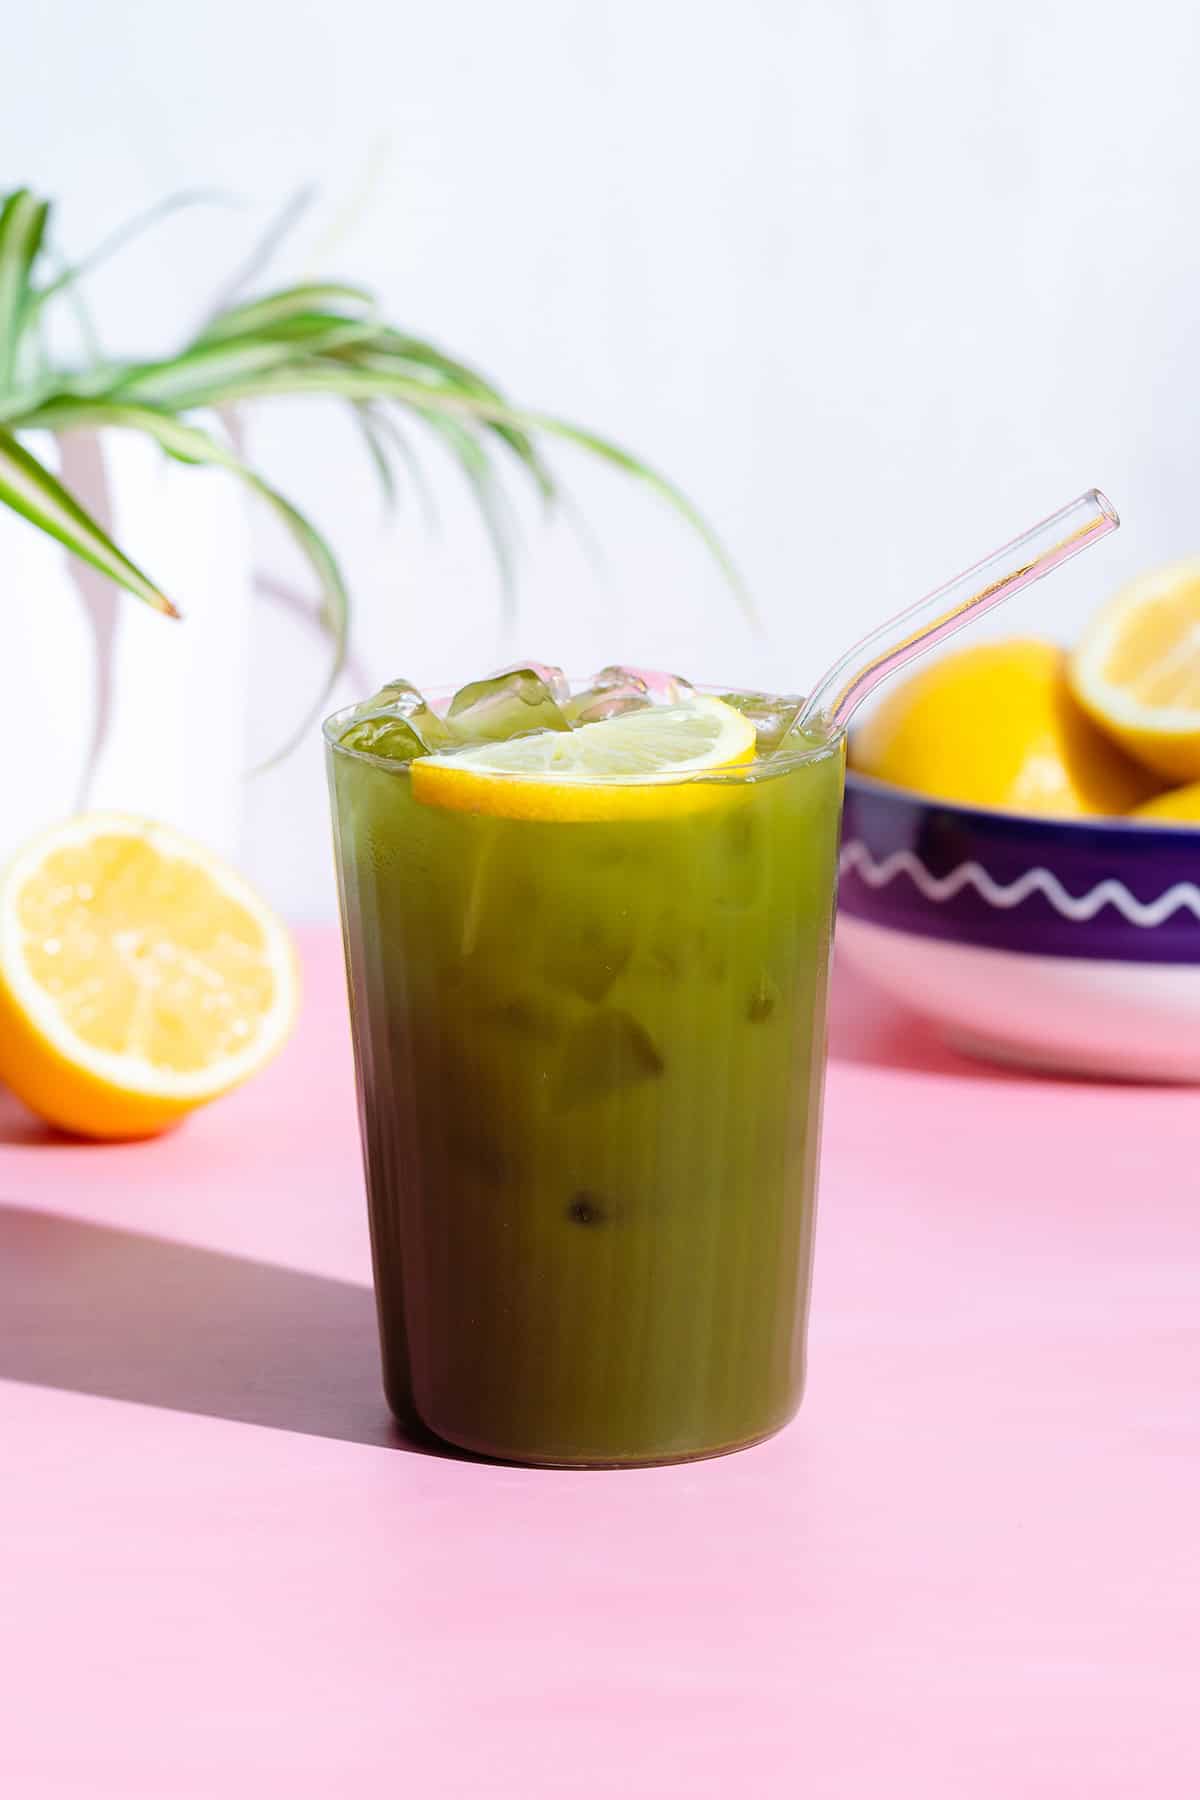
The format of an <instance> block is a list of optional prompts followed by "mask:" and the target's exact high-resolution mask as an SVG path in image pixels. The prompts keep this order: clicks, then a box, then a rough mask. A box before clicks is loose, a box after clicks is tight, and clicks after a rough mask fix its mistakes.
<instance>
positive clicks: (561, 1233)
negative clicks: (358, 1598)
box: [330, 697, 842, 1463]
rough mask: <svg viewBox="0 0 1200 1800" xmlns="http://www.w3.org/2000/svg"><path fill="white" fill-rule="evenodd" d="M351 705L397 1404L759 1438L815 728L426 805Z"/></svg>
mask: <svg viewBox="0 0 1200 1800" xmlns="http://www.w3.org/2000/svg"><path fill="white" fill-rule="evenodd" d="M765 698H766V697H760V699H765ZM664 703H669V701H665V702H664ZM406 704H407V702H406ZM555 704H556V705H558V704H560V702H558V701H556V702H555ZM629 710H631V711H633V710H636V709H632V708H631V709H629ZM365 716H366V717H367V719H368V720H369V719H370V718H371V717H372V716H373V715H370V714H367V715H365ZM607 716H608V717H616V716H619V715H618V714H609V715H607ZM451 722H452V721H451ZM362 723H363V718H362V717H354V718H352V719H351V720H350V722H349V723H346V722H345V721H344V720H343V721H342V722H341V723H340V726H339V730H340V732H341V734H342V740H343V741H342V746H341V747H338V746H337V745H336V744H335V743H333V742H332V741H331V749H330V765H331V782H332V787H333V796H334V811H335V817H336V823H337V836H338V854H339V872H340V878H341V885H342V903H343V919H344V925H345V932H346V945H347V963H348V969H349V975H350V983H351V997H352V1008H353V1014H354V1028H355V1042H356V1054H357V1058H358V1073H359V1091H360V1105H361V1116H362V1127H363V1134H364V1147H365V1152H366V1164H367V1178H368V1190H369V1201H370V1211H371V1226H372V1242H373V1251H374V1259H375V1277H376V1285H377V1292H378V1297H379V1309H380V1322H381V1331H382V1338H383V1355H384V1369H385V1384H386V1387H387V1391H388V1396H389V1401H390V1403H391V1405H392V1407H393V1410H394V1411H395V1412H396V1413H397V1415H398V1416H399V1417H400V1418H401V1419H402V1420H411V1419H417V1420H419V1421H420V1422H421V1423H422V1424H424V1425H425V1426H426V1427H428V1428H429V1429H430V1430H432V1431H433V1432H435V1433H436V1434H438V1435H439V1436H442V1437H444V1438H447V1439H449V1440H450V1441H452V1442H456V1443H458V1444H461V1445H463V1446H465V1447H467V1448H469V1449H473V1450H478V1451H482V1452H485V1453H488V1454H493V1455H497V1456H502V1457H509V1458H514V1459H517V1460H526V1461H545V1462H567V1463H571V1462H578V1463H619V1462H639V1461H655V1460H665V1459H671V1458H676V1457H684V1456H692V1455H703V1454H706V1453H711V1452H713V1451H716V1450H721V1449H727V1448H732V1447H734V1446H736V1445H738V1444H742V1443H747V1442H751V1441H753V1440H755V1439H756V1438H759V1437H762V1436H765V1435H767V1434H768V1433H769V1432H771V1431H773V1430H775V1429H777V1428H778V1426H780V1425H781V1424H783V1423H784V1422H785V1421H786V1419H787V1418H788V1417H789V1416H790V1415H791V1413H792V1412H793V1411H794V1409H795V1406H796V1405H797V1404H798V1401H799V1397H800V1391H801V1387H802V1382H803V1363H804V1335H805V1315H806V1310H807V1288H808V1268H809V1258H810V1249H811V1234H812V1224H813V1201H814V1195H815V1176H816V1159H817V1149H818V1136H819V1115H820V1094H821V1084H822V1078H823V1063H824V1020H825V992H826V983H827V975H828V958H829V942H830V929H831V914H832V904H833V890H834V877H835V866H836V856H837V834H838V820H839V810H840V801H841V781H842V762H841V751H840V745H837V744H825V745H820V744H806V745H801V746H799V747H798V748H796V749H791V748H789V746H788V745H787V744H785V745H783V746H782V747H781V748H776V749H775V750H774V751H773V753H770V754H767V755H765V756H760V755H757V754H754V753H751V754H749V755H747V756H746V758H745V759H744V760H743V761H742V762H741V763H739V764H737V765H734V766H730V767H726V768H722V769H721V770H718V771H714V772H712V773H711V774H710V775H708V776H705V777H701V778H697V779H695V780H692V781H688V782H680V783H675V784H671V783H668V784H666V785H664V786H659V787H658V788H657V793H656V798H655V802H654V807H653V810H651V811H646V810H644V809H642V810H639V809H638V808H636V807H635V808H634V809H633V810H632V811H631V812H630V813H629V814H628V815H627V816H622V814H621V813H620V812H619V811H618V812H615V813H612V814H610V815H608V816H597V817H578V816H571V814H570V810H569V809H568V814H567V816H562V814H561V813H555V812H553V811H551V812H549V813H547V814H544V815H543V816H529V815H528V814H527V813H523V812H521V811H519V810H518V811H517V812H516V813H515V814H514V813H513V810H512V807H511V806H508V808H507V810H506V809H505V805H501V807H500V810H499V811H495V810H493V811H481V810H471V809H470V808H460V807H459V806H458V805H457V804H441V803H431V802H430V801H429V800H427V799H422V798H421V781H420V779H417V780H414V774H417V775H418V777H419V775H420V765H419V764H417V765H415V767H414V765H413V764H411V763H410V762H409V761H407V760H405V759H403V758H401V759H399V760H394V761H389V760H384V759H383V758H381V757H380V756H379V754H378V750H377V749H368V750H366V751H365V753H364V750H363V749H361V748H360V749H357V750H356V749H355V748H354V746H353V744H351V745H346V743H345V737H346V735H347V734H353V733H354V732H355V730H356V728H357V727H358V726H360V725H361V724H362ZM433 729H434V730H436V727H433ZM552 729H553V727H552ZM384 730H385V726H384V725H382V724H380V725H378V727H377V733H376V736H375V738H374V743H375V744H376V745H378V743H379V742H380V741H381V739H380V734H382V733H383V731H384ZM361 735H362V734H360V737H361Z"/></svg>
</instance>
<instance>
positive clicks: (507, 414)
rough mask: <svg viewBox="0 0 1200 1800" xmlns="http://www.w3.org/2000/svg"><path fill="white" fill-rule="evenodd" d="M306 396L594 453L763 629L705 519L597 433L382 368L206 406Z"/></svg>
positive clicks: (272, 386) (285, 374) (343, 372)
mask: <svg viewBox="0 0 1200 1800" xmlns="http://www.w3.org/2000/svg"><path fill="white" fill-rule="evenodd" d="M301 394H335V395H338V396H340V397H341V398H342V399H343V400H388V399H390V400H397V401H400V402H401V403H403V404H406V405H408V406H410V407H412V408H413V409H414V410H415V411H417V412H420V413H422V414H423V413H425V412H427V411H434V412H438V413H441V414H443V415H446V416H449V417H458V418H475V419H478V420H480V421H484V422H487V423H492V424H497V423H498V424H501V425H511V426H516V428H517V429H518V430H520V431H526V432H544V433H545V434H546V435H547V436H548V437H558V438H562V439H564V440H565V441H566V442H568V443H572V444H575V445H577V446H578V447H579V448H580V449H583V450H587V451H589V452H590V454H591V455H593V456H596V457H599V458H600V459H601V460H602V461H604V462H607V463H609V464H611V465H612V467H614V468H616V469H620V470H621V472H622V473H623V474H625V475H629V476H632V477H633V479H634V480H636V481H640V482H641V483H642V484H643V485H644V486H645V487H648V488H649V489H650V490H651V491H652V492H653V493H654V494H655V495H656V496H657V497H658V498H659V499H660V500H664V501H665V502H666V503H667V504H668V505H669V506H671V507H672V508H673V509H674V511H675V512H677V513H678V514H679V516H680V517H681V518H683V519H685V520H686V521H687V523H688V525H690V526H691V528H692V530H693V531H695V532H696V533H697V535H698V536H699V537H700V539H701V541H702V542H703V543H704V544H705V545H706V546H707V548H708V550H709V553H710V554H711V555H712V556H713V558H714V559H715V560H716V563H717V565H718V567H719V568H720V569H721V572H722V573H723V575H724V576H725V578H726V580H727V581H728V582H729V585H730V586H731V587H732V589H733V591H734V593H735V594H736V595H737V597H738V600H739V603H740V604H741V606H742V610H743V612H744V613H745V614H746V617H747V618H748V619H750V620H751V622H752V623H755V624H757V614H756V612H755V609H754V605H753V602H752V601H751V599H750V595H749V593H748V591H747V589H746V586H745V583H744V582H743V580H742V578H741V576H740V574H739V573H738V570H737V568H736V567H735V565H734V562H733V560H732V558H731V557H730V555H729V552H728V551H727V550H726V548H725V546H724V544H723V543H722V542H721V539H720V538H719V537H718V536H717V534H716V532H715V531H714V530H713V529H712V527H711V525H709V523H708V521H707V520H706V519H705V517H704V515H703V514H702V513H701V512H700V511H699V509H698V508H697V507H696V506H695V505H694V503H693V502H692V501H691V500H689V499H688V497H687V495H686V494H685V493H684V492H683V490H682V489H681V488H679V487H677V486H676V485H675V483H674V482H673V481H669V480H668V479H667V477H666V476H665V475H663V474H661V473H660V472H659V471H658V470H657V469H654V468H652V467H651V466H650V465H649V464H648V463H644V462H642V461H641V460H640V459H639V458H638V457H636V456H634V455H633V454H632V453H631V452H630V451H628V450H625V449H623V448H622V447H621V445H619V444H614V443H613V442H612V441H611V440H610V439H608V438H604V437H600V436H599V435H598V434H597V433H596V432H594V431H586V430H584V429H583V427H582V426H579V425H572V424H570V423H569V422H568V421H567V420H565V419H557V418H555V417H554V416H553V414H551V413H541V412H530V411H528V410H527V409H526V408H524V407H514V406H508V405H504V404H501V403H499V402H496V401H493V400H489V399H485V398H483V397H481V396H480V395H477V394H469V393H463V392H462V391H461V390H452V389H449V388H447V387H444V386H439V385H438V384H437V383H436V382H431V381H423V380H417V379H415V378H413V377H411V376H408V375H401V374H398V373H395V372H393V371H391V370H389V369H386V368H383V367H376V366H371V367H369V368H363V367H360V366H351V367H345V368H337V369H320V368H316V369H306V368H297V369H288V370H286V371H277V372H274V371H269V372H267V373H264V374H262V375H252V376H247V377H246V378H245V379H244V380H239V381H236V382H234V383H232V384H231V385H230V387H229V388H228V389H226V390H225V391H224V392H222V393H221V394H220V395H217V396H212V397H210V398H209V399H208V400H207V401H206V404H209V405H215V404H218V403H221V404H226V403H229V402H231V401H242V400H255V399H266V398H267V397H269V396H275V397H277V398H278V397H282V396H284V395H292V396H299V395H301Z"/></svg>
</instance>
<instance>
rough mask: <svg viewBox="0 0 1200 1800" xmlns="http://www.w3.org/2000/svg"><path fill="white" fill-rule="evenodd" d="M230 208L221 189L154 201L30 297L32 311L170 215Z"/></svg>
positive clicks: (231, 199)
mask: <svg viewBox="0 0 1200 1800" xmlns="http://www.w3.org/2000/svg"><path fill="white" fill-rule="evenodd" d="M233 204H234V197H233V195H232V194H227V193H225V192H224V191H223V190H222V189H220V188H187V189H184V190H183V191H182V192H180V193H177V194H168V195H167V197H166V198H165V199H164V200H158V201H156V202H155V204H154V205H153V206H148V207H147V208H146V209H145V211H144V212H140V213H135V214H134V216H133V218H132V219H127V220H126V221H125V223H124V224H123V225H118V226H117V228H116V230H115V231H113V232H110V233H109V235H108V237H106V238H103V239H102V240H101V241H100V243H99V244H97V246H96V248H95V249H94V250H89V251H88V253H87V255H86V256H82V257H80V259H79V261H78V262H76V263H69V264H66V265H65V266H64V267H62V268H61V269H60V271H59V273H58V274H57V275H56V276H55V278H54V280H53V281H51V282H49V283H48V284H47V285H46V286H45V287H44V288H40V289H39V290H38V292H37V293H36V294H35V295H34V296H33V305H34V307H35V308H37V309H38V310H39V311H40V310H41V308H42V307H44V306H46V305H47V304H48V302H49V301H51V300H53V299H54V298H55V296H56V295H58V294H61V293H62V292H63V290H64V289H66V288H73V287H74V286H75V284H76V283H77V282H78V281H79V279H80V277H81V276H84V275H90V274H91V272H92V270H93V269H96V268H99V266H100V264H101V263H104V262H107V261H108V259H109V257H110V256H114V255H115V254H116V252H117V251H118V250H123V249H124V248H125V246H126V244H129V243H132V242H133V240H134V238H137V237H140V236H141V235H142V233H143V232H144V231H149V230H150V228H151V226H153V225H157V224H158V223H159V221H160V220H161V219H166V218H169V217H170V215H171V214H172V213H175V212H181V211H182V210H183V209H184V208H185V207H188V206H231V205H233Z"/></svg>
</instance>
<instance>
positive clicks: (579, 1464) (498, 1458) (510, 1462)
mask: <svg viewBox="0 0 1200 1800" xmlns="http://www.w3.org/2000/svg"><path fill="white" fill-rule="evenodd" d="M796 1410H798V1409H796ZM795 1416H796V1411H795V1410H794V1411H792V1412H791V1413H789V1414H788V1416H787V1418H786V1419H781V1420H780V1421H779V1423H778V1425H772V1426H770V1427H769V1428H768V1429H767V1430H766V1431H758V1432H753V1433H752V1434H751V1435H750V1436H748V1437H741V1438H734V1439H733V1440H732V1441H731V1442H729V1443H724V1444H706V1445H703V1446H701V1447H700V1448H698V1449H695V1450H676V1451H669V1452H667V1453H666V1454H664V1455H662V1456H640V1455H633V1456H619V1457H614V1456H589V1455H587V1454H580V1455H578V1456H568V1455H563V1454H559V1455H551V1456H538V1455H536V1454H533V1453H530V1452H526V1451H522V1452H520V1453H517V1452H515V1451H504V1450H497V1449H494V1448H492V1447H490V1446H488V1445H485V1444H481V1443H472V1442H469V1441H468V1440H467V1439H466V1438H465V1437H462V1436H458V1437H449V1436H446V1435H445V1434H444V1433H442V1432H439V1431H434V1430H433V1428H432V1427H431V1426H429V1425H426V1424H425V1423H424V1421H423V1420H416V1421H414V1420H413V1419H412V1418H411V1416H410V1417H409V1418H407V1419H403V1418H401V1417H400V1416H399V1415H398V1414H397V1415H396V1420H397V1423H398V1424H399V1425H400V1426H401V1427H402V1428H403V1429H404V1430H406V1431H412V1430H413V1428H414V1425H415V1426H416V1429H417V1430H418V1431H419V1432H420V1433H421V1435H422V1436H427V1437H428V1438H429V1439H430V1440H431V1441H432V1442H434V1443H437V1444H441V1445H444V1446H445V1447H446V1448H447V1449H448V1450H451V1451H453V1450H461V1451H463V1452H464V1454H466V1455H468V1456H477V1457H481V1458H483V1459H484V1460H486V1461H487V1462H495V1463H504V1464H506V1465H507V1466H510V1467H514V1468H523V1469H667V1468H673V1467H674V1466H675V1465H676V1464H678V1463H692V1462H709V1461H711V1460H712V1459H713V1458H714V1457H718V1456H734V1455H736V1454H737V1452H738V1451H739V1450H752V1449H753V1448H754V1446H755V1445H756V1444H765V1443H767V1441H768V1440H769V1439H770V1438H773V1437H777V1436H778V1435H779V1433H780V1432H781V1431H783V1430H784V1429H785V1428H786V1427H787V1426H788V1425H790V1424H791V1422H792V1420H793V1419H794V1418H795Z"/></svg>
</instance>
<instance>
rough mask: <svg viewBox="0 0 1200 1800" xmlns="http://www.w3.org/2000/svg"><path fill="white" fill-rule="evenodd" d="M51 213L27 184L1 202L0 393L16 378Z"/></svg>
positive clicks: (13, 191) (10, 385)
mask: <svg viewBox="0 0 1200 1800" xmlns="http://www.w3.org/2000/svg"><path fill="white" fill-rule="evenodd" d="M49 213H50V207H49V205H48V203H47V202H46V201H45V200H39V199H38V197H37V195H36V194H34V193H31V192H30V190H29V189H28V188H14V189H13V190H12V191H11V193H9V194H7V195H6V196H5V198H4V204H3V206H0V393H4V392H5V391H6V390H8V389H10V388H11V387H12V386H13V385H14V383H15V381H16V377H17V369H18V354H19V351H20V345H21V334H22V331H23V330H24V328H25V325H26V323H27V322H28V315H29V303H30V296H31V294H32V292H33V286H32V280H31V274H32V270H33V265H34V263H35V262H36V261H37V256H38V252H39V251H40V249H41V247H42V239H43V237H44V236H45V232H46V220H47V218H48V217H49Z"/></svg>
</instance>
